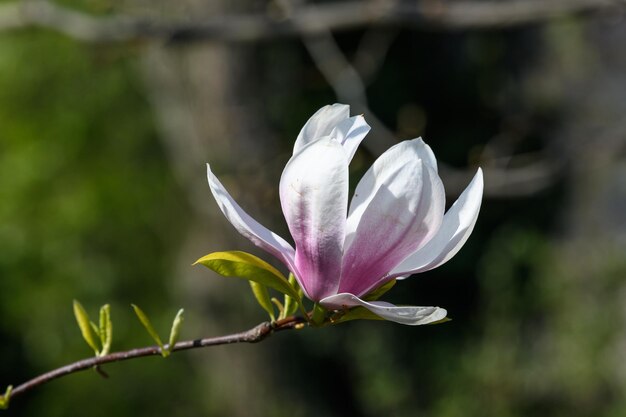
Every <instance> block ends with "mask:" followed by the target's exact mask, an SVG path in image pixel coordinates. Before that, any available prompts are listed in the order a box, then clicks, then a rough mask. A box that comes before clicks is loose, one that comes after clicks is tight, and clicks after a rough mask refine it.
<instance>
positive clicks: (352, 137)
mask: <svg viewBox="0 0 626 417" xmlns="http://www.w3.org/2000/svg"><path fill="white" fill-rule="evenodd" d="M370 129H371V127H370V126H369V125H368V124H367V123H366V122H365V117H363V116H362V115H359V116H354V117H350V118H349V119H346V120H344V121H343V122H341V123H339V124H338V125H337V126H336V127H335V128H334V129H333V131H332V132H330V137H331V138H334V139H336V140H338V141H339V142H340V143H341V144H342V145H343V147H344V148H345V150H346V153H347V154H348V161H351V160H352V157H353V156H354V154H355V152H356V150H357V148H358V147H359V144H360V143H361V141H362V140H363V138H365V136H366V135H367V133H368V132H369V131H370Z"/></svg>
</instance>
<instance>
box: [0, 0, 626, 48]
mask: <svg viewBox="0 0 626 417" xmlns="http://www.w3.org/2000/svg"><path fill="white" fill-rule="evenodd" d="M623 5H624V1H623V0H509V1H497V0H477V1H468V0H457V1H442V0H418V1H386V0H370V1H342V2H329V3H323V4H316V5H306V6H302V7H297V8H294V9H293V10H284V9H283V10H281V11H279V12H276V10H275V9H273V8H272V7H270V8H268V10H267V11H266V12H263V13H253V14H223V15H220V16H215V17H213V18H212V19H202V20H201V21H195V22H194V21H193V19H185V21H183V22H177V21H165V20H155V19H146V18H137V17H132V16H124V15H110V16H93V15H90V14H87V13H83V12H79V11H76V10H73V9H71V8H68V7H64V6H61V5H59V4H57V3H54V2H50V1H40V0H25V1H20V2H14V3H5V4H2V5H1V6H0V30H5V31H6V30H16V29H21V28H27V27H43V28H48V29H52V30H56V31H59V32H61V33H64V34H66V35H68V36H71V37H73V38H76V39H79V40H82V41H88V42H128V41H142V40H149V39H153V40H155V39H156V40H164V41H176V42H181V41H198V40H214V41H215V40H218V41H229V42H258V41H263V40H270V39H275V38H280V37H288V36H301V35H315V34H323V33H325V32H326V31H342V30H349V29H356V28H361V27H368V26H386V27H404V28H413V29H422V30H462V29H493V28H503V27H514V26H518V25H523V24H529V23H538V22H542V21H544V20H547V19H553V18H558V17H564V16H568V15H572V14H578V13H588V12H595V11H607V12H611V13H613V12H615V8H616V7H619V6H623Z"/></svg>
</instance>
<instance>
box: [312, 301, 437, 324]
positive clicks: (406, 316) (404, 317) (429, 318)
mask: <svg viewBox="0 0 626 417" xmlns="http://www.w3.org/2000/svg"><path fill="white" fill-rule="evenodd" d="M320 304H321V305H322V306H324V307H326V308H328V309H336V310H342V309H346V308H349V307H365V308H366V309H368V310H369V311H371V312H372V313H374V314H376V315H377V316H380V317H382V318H383V319H385V320H389V321H395V322H396V323H400V324H408V325H409V326H417V325H420V324H428V323H432V322H435V321H439V320H442V319H444V318H445V317H446V314H448V312H447V311H446V310H445V309H443V308H439V307H414V306H401V307H398V306H395V305H393V304H390V303H386V302H384V301H371V302H367V301H363V300H361V299H360V298H358V297H356V296H355V295H353V294H348V293H342V294H336V295H332V296H330V297H326V298H324V299H323V300H321V301H320Z"/></svg>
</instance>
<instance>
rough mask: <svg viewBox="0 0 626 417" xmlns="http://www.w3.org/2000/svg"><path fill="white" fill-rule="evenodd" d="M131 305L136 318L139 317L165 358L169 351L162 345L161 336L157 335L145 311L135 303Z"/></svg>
mask: <svg viewBox="0 0 626 417" xmlns="http://www.w3.org/2000/svg"><path fill="white" fill-rule="evenodd" d="M131 306H132V307H133V310H135V314H136V315H137V318H138V319H139V321H140V322H141V324H143V327H144V328H145V329H146V330H147V331H148V334H149V335H150V337H152V339H153V340H154V341H155V342H156V344H157V345H158V346H159V347H160V348H161V355H162V356H163V357H164V358H166V357H167V356H168V355H169V352H168V351H167V350H165V348H164V347H163V342H162V341H161V338H160V337H159V335H158V333H157V332H156V330H155V329H154V326H152V323H150V319H148V316H146V313H144V312H143V311H142V310H141V309H140V308H139V307H137V306H136V305H135V304H131Z"/></svg>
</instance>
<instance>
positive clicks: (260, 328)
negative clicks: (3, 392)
mask: <svg viewBox="0 0 626 417" xmlns="http://www.w3.org/2000/svg"><path fill="white" fill-rule="evenodd" d="M305 322H306V320H305V319H303V318H302V317H296V316H292V317H287V318H285V319H282V320H278V321H276V322H274V323H269V322H263V323H261V324H259V325H257V326H255V327H253V328H251V329H249V330H246V331H244V332H241V333H234V334H229V335H226V336H218V337H209V338H205V339H196V340H187V341H184V342H178V343H176V344H175V345H174V348H173V349H172V352H179V351H182V350H188V349H196V348H203V347H209V346H218V345H227V344H232V343H257V342H260V341H262V340H263V339H265V338H267V337H268V336H270V335H271V334H272V333H275V332H278V331H282V330H289V329H293V328H296V327H297V326H298V325H300V324H301V323H305ZM165 348H167V345H165ZM156 355H161V349H160V348H159V347H158V346H148V347H143V348H137V349H131V350H127V351H124V352H114V353H111V354H109V355H105V356H99V357H93V358H88V359H83V360H80V361H78V362H74V363H71V364H69V365H65V366H62V367H60V368H57V369H55V370H52V371H50V372H46V373H45V374H42V375H39V376H38V377H35V378H33V379H31V380H30V381H27V382H24V383H23V384H21V385H19V386H17V387H15V388H14V389H13V391H12V392H11V395H10V398H11V400H13V399H14V398H15V397H17V396H20V395H22V394H24V393H26V392H27V391H30V390H31V389H33V388H36V387H38V386H40V385H43V384H45V383H47V382H50V381H52V380H55V379H57V378H61V377H63V376H65V375H69V374H73V373H76V372H80V371H84V370H87V369H92V368H94V367H95V368H96V369H98V367H99V366H100V365H104V364H106V363H111V362H120V361H125V360H129V359H135V358H141V357H144V356H156Z"/></svg>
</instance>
